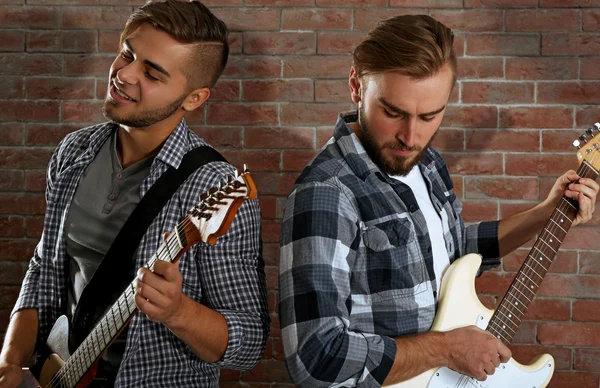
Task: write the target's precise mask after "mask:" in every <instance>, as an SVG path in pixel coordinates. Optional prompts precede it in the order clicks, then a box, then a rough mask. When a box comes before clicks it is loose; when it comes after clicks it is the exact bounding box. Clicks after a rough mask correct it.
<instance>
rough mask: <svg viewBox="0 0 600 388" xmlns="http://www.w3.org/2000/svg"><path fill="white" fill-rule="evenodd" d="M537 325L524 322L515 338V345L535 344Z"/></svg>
mask: <svg viewBox="0 0 600 388" xmlns="http://www.w3.org/2000/svg"><path fill="white" fill-rule="evenodd" d="M536 329H537V325H536V323H535V322H531V321H524V322H521V325H519V330H517V334H515V337H514V338H513V343H515V344H533V343H535V333H536Z"/></svg>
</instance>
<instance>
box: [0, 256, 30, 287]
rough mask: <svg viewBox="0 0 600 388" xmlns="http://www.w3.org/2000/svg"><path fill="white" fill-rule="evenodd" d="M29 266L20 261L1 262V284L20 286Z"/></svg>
mask: <svg viewBox="0 0 600 388" xmlns="http://www.w3.org/2000/svg"><path fill="white" fill-rule="evenodd" d="M25 271H27V266H26V265H24V263H20V262H18V261H0V284H2V285H16V286H20V285H21V282H22V281H23V278H24V277H25Z"/></svg>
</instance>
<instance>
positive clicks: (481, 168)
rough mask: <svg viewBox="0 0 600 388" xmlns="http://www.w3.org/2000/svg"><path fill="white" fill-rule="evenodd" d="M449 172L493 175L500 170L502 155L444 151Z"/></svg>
mask: <svg viewBox="0 0 600 388" xmlns="http://www.w3.org/2000/svg"><path fill="white" fill-rule="evenodd" d="M444 160H445V161H446V164H447V165H448V169H449V170H450V173H451V174H465V175H486V174H487V175H495V174H500V173H501V172H502V155H500V154H490V153H475V152H473V153H469V154H464V153H454V152H453V153H450V152H445V153H444Z"/></svg>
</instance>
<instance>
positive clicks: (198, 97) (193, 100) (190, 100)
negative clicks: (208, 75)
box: [181, 88, 210, 112]
mask: <svg viewBox="0 0 600 388" xmlns="http://www.w3.org/2000/svg"><path fill="white" fill-rule="evenodd" d="M209 97H210V89H209V88H200V89H196V90H192V91H191V92H190V93H189V94H188V96H187V97H186V98H185V100H184V101H183V104H182V105H181V107H182V108H183V109H184V110H185V111H186V112H191V111H193V110H195V109H196V108H198V107H200V106H202V104H204V103H205V102H206V100H208V98H209Z"/></svg>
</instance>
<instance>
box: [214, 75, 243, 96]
mask: <svg viewBox="0 0 600 388" xmlns="http://www.w3.org/2000/svg"><path fill="white" fill-rule="evenodd" d="M239 100H240V81H238V80H228V79H220V80H218V81H217V83H216V84H215V86H213V88H212V89H211V90H210V98H209V101H239Z"/></svg>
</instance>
